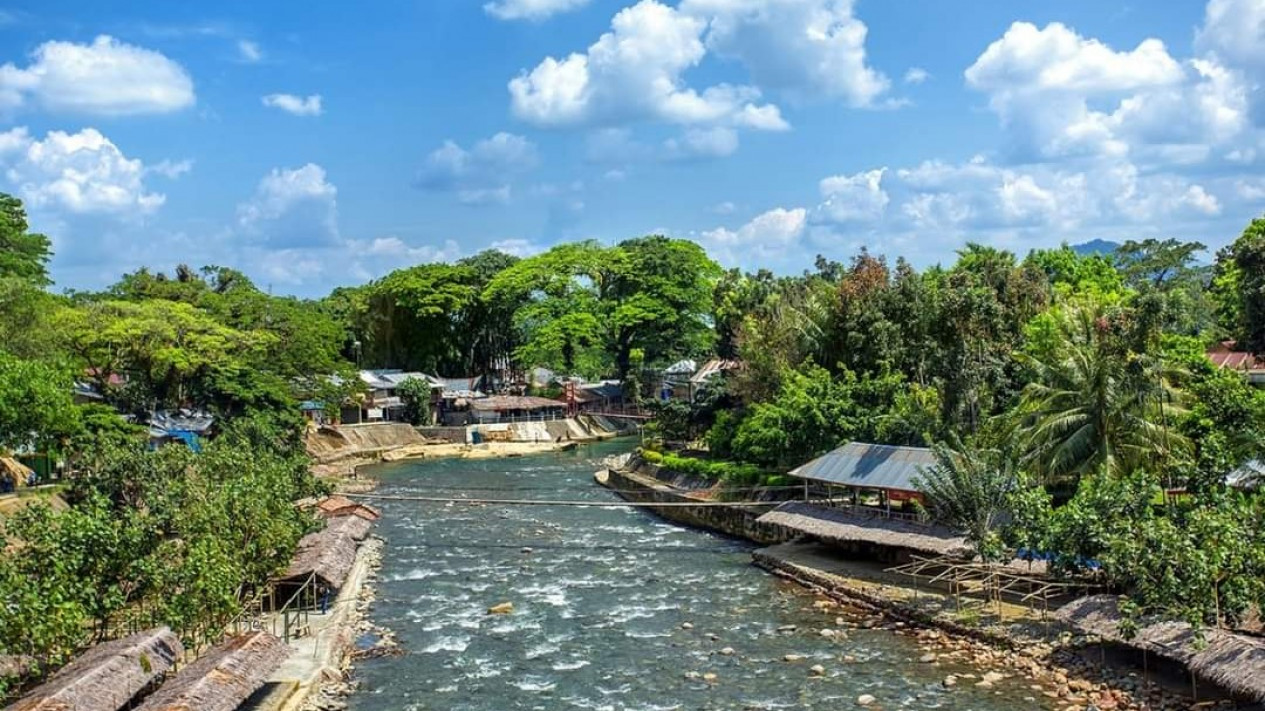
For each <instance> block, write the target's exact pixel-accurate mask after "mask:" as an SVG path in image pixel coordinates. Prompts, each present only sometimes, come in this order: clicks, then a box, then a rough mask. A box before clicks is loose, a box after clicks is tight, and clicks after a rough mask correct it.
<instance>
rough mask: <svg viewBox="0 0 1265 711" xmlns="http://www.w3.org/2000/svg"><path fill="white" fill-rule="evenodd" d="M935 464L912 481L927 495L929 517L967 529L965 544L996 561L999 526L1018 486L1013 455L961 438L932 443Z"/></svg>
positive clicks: (999, 552) (999, 550)
mask: <svg viewBox="0 0 1265 711" xmlns="http://www.w3.org/2000/svg"><path fill="white" fill-rule="evenodd" d="M932 453H933V454H934V455H935V458H936V463H935V464H933V465H931V466H929V467H926V468H923V469H922V470H921V471H920V474H919V476H918V477H917V479H916V481H915V483H916V484H917V486H918V488H919V489H920V490H921V491H922V492H923V494H924V495H925V496H926V498H927V509H928V512H929V513H930V514H931V517H932V519H934V520H935V521H938V522H940V523H943V524H944V525H946V526H949V527H950V528H954V529H957V530H959V531H962V532H964V533H965V534H966V540H967V543H970V544H971V546H972V547H974V548H975V552H976V553H978V554H979V556H980V558H982V559H983V560H985V561H996V560H1000V559H1001V558H1002V557H1003V556H1002V553H1003V552H1004V547H1003V544H1002V541H1001V536H1000V535H999V534H998V531H997V529H998V528H999V527H1000V526H1001V525H1002V523H1004V520H1005V518H1006V517H1007V515H1008V511H1009V500H1010V494H1011V492H1012V491H1014V490H1015V488H1016V486H1017V485H1018V477H1017V476H1016V473H1015V467H1014V459H1013V458H1012V457H1007V456H1004V455H1003V454H1002V453H1001V452H999V451H998V450H995V449H972V448H969V447H963V446H962V445H961V444H960V443H956V444H955V445H953V446H950V445H947V444H944V443H938V444H936V445H934V446H933V447H932Z"/></svg>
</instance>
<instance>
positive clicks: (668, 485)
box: [596, 459, 1206, 711]
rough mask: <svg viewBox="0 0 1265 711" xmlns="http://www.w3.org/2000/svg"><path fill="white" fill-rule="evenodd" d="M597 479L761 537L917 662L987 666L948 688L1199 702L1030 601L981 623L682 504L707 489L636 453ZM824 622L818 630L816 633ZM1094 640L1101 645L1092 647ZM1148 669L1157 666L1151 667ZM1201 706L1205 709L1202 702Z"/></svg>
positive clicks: (804, 547) (740, 517) (833, 602)
mask: <svg viewBox="0 0 1265 711" xmlns="http://www.w3.org/2000/svg"><path fill="white" fill-rule="evenodd" d="M596 478H597V481H598V482H599V483H601V484H602V485H604V486H607V487H608V488H611V489H614V490H616V491H617V492H618V493H619V495H620V496H621V497H622V498H625V499H627V500H629V501H638V502H652V503H654V502H658V503H674V504H678V505H675V506H671V507H664V508H654V507H650V510H651V511H652V512H654V513H656V514H657V515H659V516H660V517H662V518H664V519H667V520H669V521H672V522H673V523H678V524H682V525H687V526H692V527H698V528H704V529H707V530H712V531H716V532H719V533H723V534H725V535H729V536H734V537H737V538H742V539H745V540H750V541H753V542H755V543H758V544H762V545H765V546H766V547H765V548H761V549H759V550H757V551H755V552H754V553H753V554H752V562H753V563H754V564H755V565H757V566H759V567H760V568H762V569H764V570H767V571H769V572H770V573H772V574H773V575H776V576H778V577H780V578H782V579H785V580H788V581H790V582H793V583H795V584H797V585H799V586H802V587H804V588H807V589H809V590H811V591H813V592H814V593H816V594H818V595H819V596H820V598H819V600H818V603H817V606H818V607H819V609H821V610H822V612H823V613H824V614H827V615H831V614H833V613H834V612H835V610H836V609H839V610H847V611H850V612H851V613H852V614H853V615H854V616H855V617H854V619H853V620H848V619H847V618H846V617H838V618H836V620H835V622H836V623H842V624H843V625H844V626H846V627H857V626H864V627H868V628H881V629H886V630H890V631H892V632H894V633H896V634H900V635H903V636H912V637H914V638H915V639H916V640H917V642H918V643H919V645H920V647H921V648H922V649H923V650H924V651H925V654H923V655H922V657H921V658H920V662H921V663H924V664H931V665H936V664H940V663H955V662H956V663H962V662H969V663H970V664H972V665H977V666H980V667H981V668H983V669H988V670H989V671H987V672H986V673H985V674H983V675H982V676H976V675H973V674H949V675H946V676H945V678H944V680H943V682H942V683H943V684H944V686H946V687H954V686H957V685H958V684H966V683H972V684H974V685H976V686H980V687H982V688H991V687H992V686H993V685H995V684H996V683H997V682H999V681H1002V680H1005V679H1021V680H1023V681H1024V682H1025V683H1026V684H1027V685H1028V688H1029V689H1030V691H1032V692H1033V693H1034V694H1037V693H1039V694H1041V695H1043V696H1045V697H1048V698H1049V699H1052V700H1055V702H1056V703H1058V704H1066V706H1062V707H1061V708H1064V709H1085V708H1090V707H1096V708H1098V709H1102V710H1103V711H1108V710H1110V709H1151V710H1155V709H1169V710H1173V709H1183V708H1191V707H1192V706H1193V705H1194V704H1196V703H1197V701H1196V700H1195V699H1191V698H1188V697H1186V696H1184V694H1183V693H1181V691H1180V690H1179V688H1178V685H1177V684H1176V683H1175V680H1174V679H1172V678H1160V679H1159V680H1158V683H1155V682H1156V681H1157V680H1155V679H1153V678H1151V679H1148V678H1143V679H1139V678H1138V675H1137V674H1136V672H1134V671H1132V670H1128V669H1123V670H1117V669H1115V668H1113V667H1109V666H1108V665H1106V664H1104V663H1102V662H1103V661H1105V659H1106V653H1105V651H1104V650H1099V652H1100V654H1099V656H1100V660H1097V661H1093V660H1090V659H1089V658H1088V657H1087V655H1086V654H1084V653H1083V652H1084V650H1085V648H1086V647H1087V643H1088V640H1086V639H1085V638H1083V637H1078V636H1075V635H1072V634H1071V633H1070V632H1066V631H1063V630H1061V629H1060V628H1058V627H1057V626H1053V625H1052V624H1051V623H1050V622H1049V621H1048V618H1046V617H1045V616H1044V615H1041V614H1038V613H1037V612H1036V611H1035V610H1032V609H1029V608H1025V607H1022V606H1018V605H1011V604H1007V603H990V605H994V604H995V605H996V606H997V621H996V623H994V624H991V625H987V626H985V625H981V624H979V620H978V619H974V620H972V619H971V617H973V615H963V614H961V613H962V609H961V607H960V605H959V604H958V601H957V600H956V599H955V600H953V601H950V600H949V599H948V598H947V596H944V595H937V594H936V593H935V592H934V591H928V590H925V589H924V590H919V589H917V588H910V587H909V586H907V585H900V584H896V583H894V582H893V580H892V579H891V576H885V575H879V574H875V573H874V571H873V570H869V569H867V566H865V565H855V564H848V562H847V561H844V560H842V559H841V558H839V557H838V556H836V555H833V554H832V552H831V551H829V549H828V547H826V546H820V545H815V544H803V543H794V542H791V541H793V540H794V539H796V538H797V534H796V533H795V532H793V531H790V530H789V529H784V528H782V527H780V526H774V525H771V524H767V523H764V522H760V521H758V520H756V519H757V518H758V517H759V515H760V514H761V513H763V512H764V511H767V510H768V509H765V508H758V509H752V508H748V507H739V506H726V507H718V506H707V507H704V506H700V507H697V508H695V507H689V506H680V505H679V504H681V503H688V502H692V501H693V502H699V501H708V500H711V498H710V497H711V495H712V493H713V492H711V491H710V490H708V489H703V488H702V487H701V485H700V484H699V483H698V482H685V484H686V488H681V487H678V486H676V485H674V483H675V479H677V478H678V477H675V476H674V475H673V474H671V473H670V472H662V471H659V470H657V469H655V470H652V471H643V468H642V467H641V466H639V461H638V460H636V459H634V460H633V462H632V463H631V465H630V466H629V467H628V468H625V469H619V470H611V471H605V472H598V474H597V475H596ZM826 633H827V630H825V629H823V632H822V634H826ZM1094 649H1098V648H1097V647H1094ZM1152 676H1154V675H1152ZM1200 708H1206V703H1205V704H1204V705H1201V706H1200Z"/></svg>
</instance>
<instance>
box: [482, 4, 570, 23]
mask: <svg viewBox="0 0 1265 711" xmlns="http://www.w3.org/2000/svg"><path fill="white" fill-rule="evenodd" d="M588 4H589V0H496V1H495V2H489V3H487V4H485V5H484V6H483V11H484V12H486V13H487V14H489V15H491V16H493V17H495V18H497V19H499V20H532V21H540V20H544V19H545V18H548V17H552V16H553V15H557V14H559V13H563V12H570V11H572V10H578V9H580V8H582V7H584V6H585V5H588Z"/></svg>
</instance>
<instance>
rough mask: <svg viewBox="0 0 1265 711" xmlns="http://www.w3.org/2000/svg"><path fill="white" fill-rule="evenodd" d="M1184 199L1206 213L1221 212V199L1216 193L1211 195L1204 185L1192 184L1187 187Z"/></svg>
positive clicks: (1216, 213) (1214, 213) (1215, 213)
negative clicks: (1218, 198)
mask: <svg viewBox="0 0 1265 711" xmlns="http://www.w3.org/2000/svg"><path fill="white" fill-rule="evenodd" d="M1182 201H1183V202H1184V203H1185V204H1187V205H1189V206H1191V207H1193V208H1194V209H1196V210H1198V211H1199V212H1202V213H1204V214H1205V215H1218V214H1220V213H1221V201H1219V200H1217V198H1216V196H1215V195H1210V194H1209V193H1208V191H1207V190H1205V189H1204V187H1203V186H1202V185H1192V186H1190V187H1189V188H1187V189H1186V195H1185V196H1184V197H1183V200H1182Z"/></svg>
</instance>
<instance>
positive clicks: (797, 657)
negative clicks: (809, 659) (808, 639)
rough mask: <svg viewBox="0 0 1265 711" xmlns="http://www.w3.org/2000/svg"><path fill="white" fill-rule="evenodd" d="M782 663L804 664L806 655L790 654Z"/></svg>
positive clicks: (783, 658)
mask: <svg viewBox="0 0 1265 711" xmlns="http://www.w3.org/2000/svg"><path fill="white" fill-rule="evenodd" d="M782 661H784V662H802V661H804V655H802V654H788V655H786V656H784V657H782Z"/></svg>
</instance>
